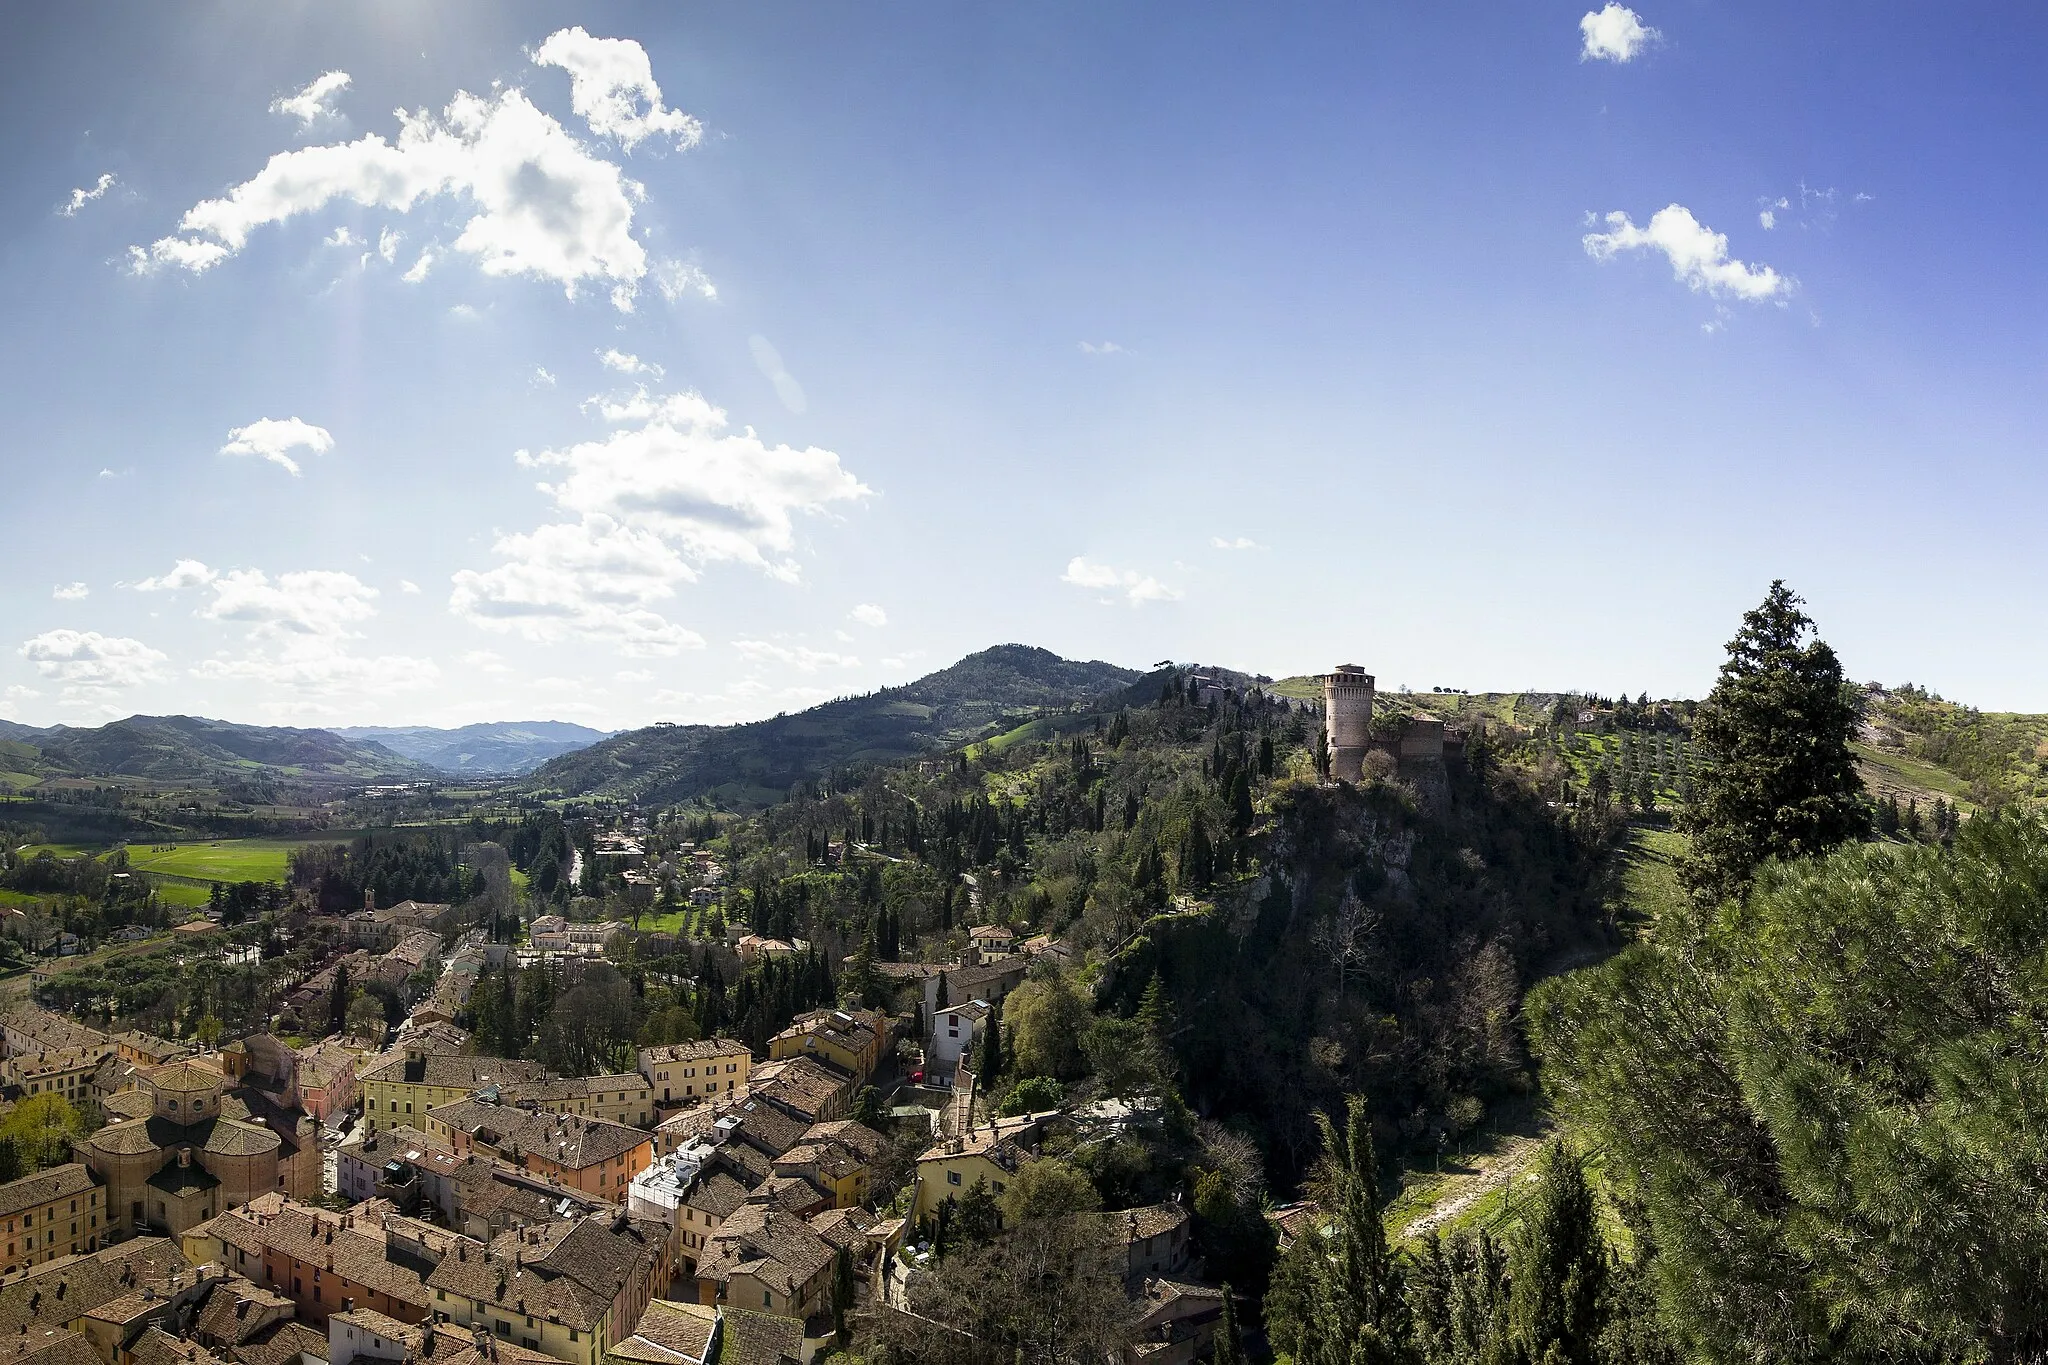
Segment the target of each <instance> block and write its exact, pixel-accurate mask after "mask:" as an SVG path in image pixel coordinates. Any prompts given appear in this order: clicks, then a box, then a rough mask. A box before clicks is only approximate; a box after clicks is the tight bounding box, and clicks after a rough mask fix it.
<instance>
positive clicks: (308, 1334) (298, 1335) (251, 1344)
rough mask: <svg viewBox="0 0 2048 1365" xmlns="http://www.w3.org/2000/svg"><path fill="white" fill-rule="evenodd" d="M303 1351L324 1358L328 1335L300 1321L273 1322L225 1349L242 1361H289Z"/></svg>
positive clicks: (244, 1364) (261, 1364)
mask: <svg viewBox="0 0 2048 1365" xmlns="http://www.w3.org/2000/svg"><path fill="white" fill-rule="evenodd" d="M301 1353H304V1354H306V1355H309V1356H314V1357H317V1358H318V1359H321V1360H325V1359H327V1337H326V1335H325V1334H324V1333H322V1332H319V1331H316V1330H314V1329H313V1328H311V1327H308V1326H307V1325H306V1324H305V1323H303V1322H278V1323H272V1324H271V1325H270V1326H269V1327H266V1328H265V1329H264V1330H262V1331H261V1332H258V1333H257V1334H256V1335H255V1336H253V1337H251V1338H249V1339H248V1340H247V1341H245V1342H243V1343H241V1344H240V1345H239V1346H235V1347H233V1348H231V1349H230V1350H229V1351H228V1353H227V1354H228V1356H229V1357H230V1358H231V1359H233V1360H236V1361H239V1362H240V1363H241V1365H289V1362H291V1361H293V1360H295V1359H297V1358H298V1356H299V1355H300V1354H301Z"/></svg>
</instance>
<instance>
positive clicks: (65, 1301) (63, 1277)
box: [0, 1237, 187, 1337]
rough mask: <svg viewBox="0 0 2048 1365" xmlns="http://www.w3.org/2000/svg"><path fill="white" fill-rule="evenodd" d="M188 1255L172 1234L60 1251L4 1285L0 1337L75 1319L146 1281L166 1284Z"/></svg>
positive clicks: (0, 1297) (0, 1292)
mask: <svg viewBox="0 0 2048 1365" xmlns="http://www.w3.org/2000/svg"><path fill="white" fill-rule="evenodd" d="M186 1268H187V1267H186V1263H185V1258H184V1257H183V1256H181V1255H179V1254H178V1248H177V1246H176V1244H174V1243H173V1242H172V1241H171V1240H170V1239H169V1238H168V1237H137V1238H134V1239H132V1240H130V1241H126V1242H123V1243H121V1244H120V1245H119V1246H114V1247H108V1248H106V1249H105V1250H103V1251H94V1252H87V1253H86V1254H84V1255H82V1256H61V1257H59V1258H58V1259H56V1260H54V1261H46V1262H44V1263H43V1264H42V1265H39V1266H35V1267H34V1268H32V1269H29V1270H26V1271H23V1272H22V1273H21V1274H20V1275H19V1276H18V1277H16V1278H14V1279H11V1280H9V1281H8V1282H7V1283H6V1284H4V1285H0V1337H13V1336H17V1335H19V1334H20V1332H21V1329H22V1328H24V1327H29V1328H33V1327H34V1326H35V1325H36V1324H38V1323H59V1322H70V1321H71V1320H72V1319H74V1318H77V1317H81V1316H83V1315H84V1314H86V1313H89V1312H91V1311H92V1310H93V1309H95V1308H98V1307H99V1306H100V1305H102V1304H105V1303H110V1302H112V1301H113V1300H115V1299H118V1298H120V1297H121V1296H122V1295H123V1294H130V1293H134V1292H136V1291H137V1290H139V1289H141V1288H142V1287H143V1286H145V1285H150V1286H154V1287H156V1288H157V1289H159V1290H161V1289H162V1288H163V1287H164V1286H165V1285H167V1284H168V1283H169V1281H170V1277H171V1275H172V1274H173V1273H175V1272H178V1271H182V1270H184V1269H186Z"/></svg>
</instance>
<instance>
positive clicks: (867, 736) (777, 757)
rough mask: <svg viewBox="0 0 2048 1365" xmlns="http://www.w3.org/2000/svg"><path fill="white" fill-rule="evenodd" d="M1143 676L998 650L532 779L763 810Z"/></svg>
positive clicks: (623, 743)
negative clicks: (835, 775)
mask: <svg viewBox="0 0 2048 1365" xmlns="http://www.w3.org/2000/svg"><path fill="white" fill-rule="evenodd" d="M1144 676H1145V675H1144V674H1141V673H1139V672H1137V671H1135V670H1133V669H1129V668H1119V667H1117V666H1116V665H1114V664H1106V663H1102V662H1099V661H1094V662H1088V663H1078V662H1075V661H1073V660H1071V659H1062V658H1061V657H1060V656H1059V655H1057V654H1054V653H1052V652H1051V651H1050V650H1044V649H1034V648H1031V647H1029V646H1026V645H998V646H996V647H995V648H993V649H985V650H983V651H981V652H980V653H979V654H970V655H968V656H967V657H966V658H964V659H962V660H961V661H960V662H959V663H956V664H954V665H953V666H952V667H951V668H946V669H941V670H940V671H939V672H937V673H931V674H927V675H926V676H925V677H922V678H919V679H918V680H917V681H916V682H913V683H910V684H908V685H906V686H903V687H892V688H887V689H885V690H883V691H880V692H874V693H870V694H868V695H867V696H864V697H846V698H843V699H841V700H839V701H832V702H827V703H825V704H824V705H823V706H814V707H812V708H811V709H810V710H808V711H800V712H798V713H797V714H795V715H788V716H776V717H774V718H773V719H772V720H761V721H753V722H751V723H749V724H745V725H653V726H649V727H647V728H645V729H641V730H628V731H626V732H624V733H623V734H618V735H614V736H612V737H611V738H609V739H607V740H604V741H603V742H602V743H598V744H593V745H591V746H590V747H589V748H587V749H580V750H578V751H577V752H575V753H572V754H565V755H563V756H562V757H560V758H555V759H550V760H549V761H548V762H547V763H544V764H542V765H541V766H540V767H539V768H538V769H536V770H535V771H534V773H533V774H532V776H531V777H530V778H529V779H528V781H529V784H530V786H531V787H532V788H533V789H535V790H537V791H547V792H552V793H555V794H558V795H573V796H600V795H601V796H616V797H627V798H631V799H634V800H640V801H647V802H656V803H660V802H674V801H686V800H690V799H692V798H694V797H698V796H711V797H715V798H716V799H717V800H719V801H720V802H722V803H724V804H726V805H731V806H750V805H764V804H767V803H768V802H771V801H775V800H778V799H780V798H781V797H782V796H783V795H784V794H785V793H786V792H787V791H788V790H789V788H790V786H791V785H792V784H793V783H796V782H799V781H807V780H811V779H814V778H817V777H821V776H823V775H824V774H826V773H828V772H830V771H831V770H832V769H834V768H839V767H844V766H846V765H848V764H856V763H877V762H886V761H888V760H891V759H899V758H908V757H912V756H914V755H917V754H920V753H929V752H933V751H936V750H942V749H947V748H952V747H956V746H958V745H961V744H965V743H967V742H969V741H971V740H974V739H977V738H981V737H983V736H986V735H991V734H999V733H1001V732H1002V731H1003V730H1005V729H1007V728H1010V727H1011V726H1012V725H1014V724H1015V723H1017V722H1020V721H1022V720H1026V719H1029V718H1030V717H1032V716H1034V715H1036V714H1037V713H1038V712H1041V711H1044V710H1046V709H1049V708H1064V707H1067V706H1071V705H1074V704H1076V703H1079V702H1093V701H1098V700H1101V699H1103V698H1106V697H1109V696H1112V695H1114V694H1117V693H1120V692H1124V691H1126V690H1128V689H1129V688H1130V687H1131V685H1132V684H1134V683H1136V682H1137V681H1138V680H1139V679H1140V678H1142V677H1144Z"/></svg>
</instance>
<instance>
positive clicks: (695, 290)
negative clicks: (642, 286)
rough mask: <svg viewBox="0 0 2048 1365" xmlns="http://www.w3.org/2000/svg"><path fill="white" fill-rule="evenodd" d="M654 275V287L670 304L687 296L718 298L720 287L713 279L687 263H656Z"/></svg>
mask: <svg viewBox="0 0 2048 1365" xmlns="http://www.w3.org/2000/svg"><path fill="white" fill-rule="evenodd" d="M652 273H653V275H654V287H655V288H656V289H659V290H660V291H661V296H662V297H663V298H665V299H667V300H668V301H669V302H670V303H674V302H675V301H676V300H677V299H679V298H682V297H683V296H684V295H686V294H695V295H697V296H698V297H699V298H705V299H715V298H717V297H718V286H717V285H715V284H713V283H712V282H711V277H710V276H709V275H707V274H705V273H704V272H703V271H702V270H700V269H698V268H697V267H696V266H694V265H691V264H690V263H689V262H687V261H656V262H655V263H654V267H653V272H652Z"/></svg>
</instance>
